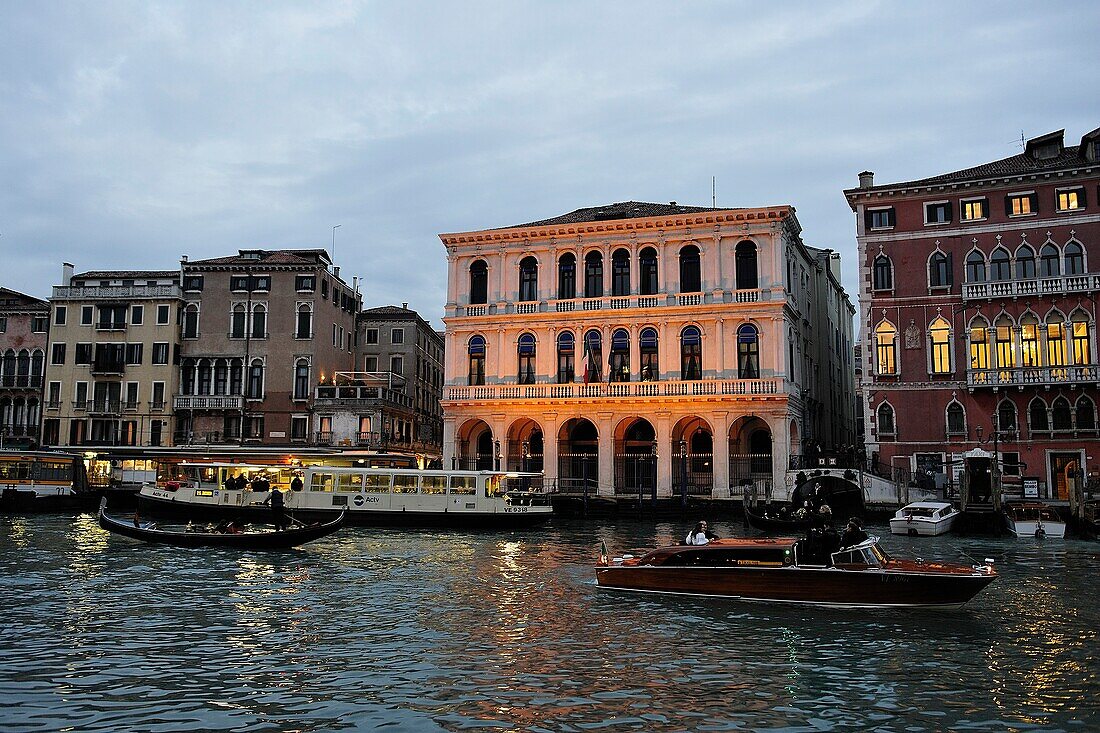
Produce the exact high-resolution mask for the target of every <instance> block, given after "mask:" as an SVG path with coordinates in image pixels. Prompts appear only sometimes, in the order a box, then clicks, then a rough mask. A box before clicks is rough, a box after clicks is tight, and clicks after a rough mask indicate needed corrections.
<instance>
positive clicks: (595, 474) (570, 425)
mask: <svg viewBox="0 0 1100 733" xmlns="http://www.w3.org/2000/svg"><path fill="white" fill-rule="evenodd" d="M558 446H559V451H560V452H559V453H558V488H559V490H561V491H579V492H583V491H589V492H591V493H595V491H596V487H597V486H598V485H599V476H600V456H599V432H598V431H597V430H596V426H595V425H593V424H592V423H591V422H590V421H589V420H586V419H584V418H583V417H578V418H573V419H572V420H566V421H565V422H564V423H563V424H562V426H561V429H560V430H558Z"/></svg>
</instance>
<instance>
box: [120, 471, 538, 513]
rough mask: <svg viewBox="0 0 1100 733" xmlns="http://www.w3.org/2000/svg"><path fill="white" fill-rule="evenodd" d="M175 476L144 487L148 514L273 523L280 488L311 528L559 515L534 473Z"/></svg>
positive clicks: (144, 506)
mask: <svg viewBox="0 0 1100 733" xmlns="http://www.w3.org/2000/svg"><path fill="white" fill-rule="evenodd" d="M176 475H177V476H178V478H176V479H172V480H161V481H157V483H156V484H147V485H145V486H143V487H142V488H141V491H140V492H139V494H138V502H139V506H140V508H141V510H142V512H156V513H160V514H167V513H170V514H173V515H176V516H185V517H187V518H190V519H202V520H205V519H207V518H211V517H225V518H238V519H243V520H245V521H267V520H268V518H269V517H270V514H271V509H270V506H269V504H270V500H269V497H270V496H271V493H272V489H274V488H278V489H280V490H281V491H283V492H285V493H284V502H285V507H286V511H287V513H288V514H290V515H291V516H292V517H294V518H296V519H298V520H300V521H306V522H309V521H324V520H326V519H331V518H332V517H335V516H336V515H337V514H339V513H340V512H342V511H345V510H346V511H347V521H348V523H349V524H373V525H434V526H444V527H469V526H481V527H494V528H496V527H500V528H504V527H523V526H530V525H535V524H540V523H542V522H545V521H547V520H548V519H550V517H551V516H552V515H553V511H554V510H553V507H552V506H551V504H550V497H549V495H548V494H546V493H544V492H543V491H542V475H541V474H531V473H512V472H508V473H504V472H496V471H442V470H439V471H430V470H419V469H401V468H366V467H362V468H356V467H333V466H309V467H295V466H271V465H258V464H240V463H183V464H180V465H179V467H178V470H177V474H176Z"/></svg>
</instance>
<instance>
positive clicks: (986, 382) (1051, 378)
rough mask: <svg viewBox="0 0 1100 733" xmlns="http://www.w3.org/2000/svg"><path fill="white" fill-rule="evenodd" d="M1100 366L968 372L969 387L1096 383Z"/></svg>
mask: <svg viewBox="0 0 1100 733" xmlns="http://www.w3.org/2000/svg"><path fill="white" fill-rule="evenodd" d="M1098 382H1100V366H1097V365H1095V364H1083V365H1075V366H1054V367H1016V368H1011V369H968V370H967V372H966V384H967V386H968V387H969V388H971V389H978V388H983V387H990V388H995V387H1021V388H1022V387H1043V386H1049V385H1054V384H1096V383H1098Z"/></svg>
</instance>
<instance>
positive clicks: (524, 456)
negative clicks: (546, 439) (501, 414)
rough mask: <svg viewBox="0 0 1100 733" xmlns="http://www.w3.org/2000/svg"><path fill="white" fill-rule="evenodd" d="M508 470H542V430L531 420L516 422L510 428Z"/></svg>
mask: <svg viewBox="0 0 1100 733" xmlns="http://www.w3.org/2000/svg"><path fill="white" fill-rule="evenodd" d="M507 463H508V470H509V471H533V472H536V473H537V472H539V471H541V470H542V428H541V427H540V426H539V424H538V423H537V422H535V421H534V420H529V419H526V418H525V419H522V420H516V421H515V422H514V423H512V427H510V428H508V461H507Z"/></svg>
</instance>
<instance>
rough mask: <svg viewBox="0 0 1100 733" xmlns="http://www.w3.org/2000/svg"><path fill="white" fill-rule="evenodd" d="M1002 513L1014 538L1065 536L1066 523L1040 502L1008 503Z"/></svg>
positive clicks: (1059, 537) (1060, 537)
mask: <svg viewBox="0 0 1100 733" xmlns="http://www.w3.org/2000/svg"><path fill="white" fill-rule="evenodd" d="M1004 512H1005V524H1006V525H1007V526H1008V531H1009V532H1011V533H1012V534H1013V535H1015V536H1016V537H1038V538H1042V537H1054V538H1057V539H1062V538H1063V537H1065V536H1066V523H1065V522H1064V521H1063V520H1062V518H1061V517H1060V516H1058V513H1057V512H1055V511H1054V509H1052V508H1051V507H1050V506H1048V505H1047V504H1044V503H1043V502H1041V501H1024V502H1009V503H1007V504H1005V509H1004Z"/></svg>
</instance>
